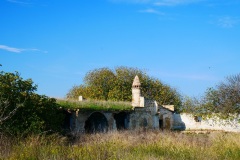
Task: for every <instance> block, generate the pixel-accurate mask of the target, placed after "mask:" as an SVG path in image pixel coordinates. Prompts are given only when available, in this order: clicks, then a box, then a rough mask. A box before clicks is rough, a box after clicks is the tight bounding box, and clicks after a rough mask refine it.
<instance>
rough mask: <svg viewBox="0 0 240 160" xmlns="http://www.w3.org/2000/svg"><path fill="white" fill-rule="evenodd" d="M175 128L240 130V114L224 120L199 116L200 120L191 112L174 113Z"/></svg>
mask: <svg viewBox="0 0 240 160" xmlns="http://www.w3.org/2000/svg"><path fill="white" fill-rule="evenodd" d="M173 117H174V125H173V129H184V128H185V129H186V130H201V129H206V130H223V131H231V132H240V122H239V120H240V116H238V117H235V118H234V119H232V120H230V119H227V120H223V119H220V118H218V117H214V118H207V119H201V118H200V117H198V120H199V121H198V122H197V121H196V120H195V119H196V118H195V119H194V116H193V115H191V114H185V113H183V114H174V115H173Z"/></svg>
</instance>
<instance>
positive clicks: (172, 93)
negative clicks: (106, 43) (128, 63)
mask: <svg viewBox="0 0 240 160" xmlns="http://www.w3.org/2000/svg"><path fill="white" fill-rule="evenodd" d="M136 75H138V77H139V79H140V81H141V91H142V96H144V97H146V98H149V99H154V100H157V102H158V103H159V104H172V105H175V106H180V104H181V96H180V94H179V93H178V92H177V91H176V90H175V89H173V88H171V87H170V86H168V85H166V84H163V83H162V82H161V81H160V80H158V79H155V78H152V77H150V76H148V75H147V74H146V72H144V71H142V70H140V69H138V68H131V67H123V66H120V67H116V68H115V69H114V70H111V69H109V68H100V69H95V70H93V71H90V72H88V73H87V74H86V76H85V78H84V84H82V85H80V86H73V88H72V89H71V90H70V91H69V92H68V93H67V98H73V99H77V97H78V96H80V95H82V96H84V97H85V98H88V99H97V100H113V101H131V100H132V91H131V88H132V83H133V79H134V77H135V76H136Z"/></svg>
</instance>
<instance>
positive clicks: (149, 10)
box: [139, 8, 164, 15]
mask: <svg viewBox="0 0 240 160" xmlns="http://www.w3.org/2000/svg"><path fill="white" fill-rule="evenodd" d="M139 12H141V13H151V14H158V15H164V13H163V12H160V11H158V10H156V9H152V8H149V9H145V10H140V11H139Z"/></svg>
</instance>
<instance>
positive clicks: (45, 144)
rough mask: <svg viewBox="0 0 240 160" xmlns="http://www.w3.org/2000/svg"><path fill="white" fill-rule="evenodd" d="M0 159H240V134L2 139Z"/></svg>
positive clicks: (150, 133) (131, 133)
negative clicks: (72, 139) (71, 140)
mask: <svg viewBox="0 0 240 160" xmlns="http://www.w3.org/2000/svg"><path fill="white" fill-rule="evenodd" d="M0 138H1V139H0V142H4V143H2V144H1V146H0V159H18V160H25V159H41V160H44V159H60V160H61V159H63V160H65V159H82V160H85V159H86V160H91V159H92V160H111V159H113V160H116V159H126V160H158V159H167V160H175V159H178V160H186V159H192V160H209V159H211V160H223V159H232V160H236V159H240V134H239V133H224V132H210V133H209V134H185V133H182V132H160V131H147V132H146V131H145V132H144V131H125V132H112V133H107V134H92V135H87V134H86V135H80V136H79V138H77V139H76V140H75V141H74V142H70V141H68V139H67V138H66V137H62V136H58V135H51V136H44V135H43V136H39V135H38V136H29V137H28V138H26V139H21V140H14V142H13V140H12V138H6V137H4V136H2V137H1V136H0Z"/></svg>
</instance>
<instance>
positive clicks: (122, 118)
mask: <svg viewBox="0 0 240 160" xmlns="http://www.w3.org/2000/svg"><path fill="white" fill-rule="evenodd" d="M114 119H115V120H116V126H117V129H118V130H124V129H127V128H128V114H127V113H126V112H120V113H118V114H115V115H114Z"/></svg>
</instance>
